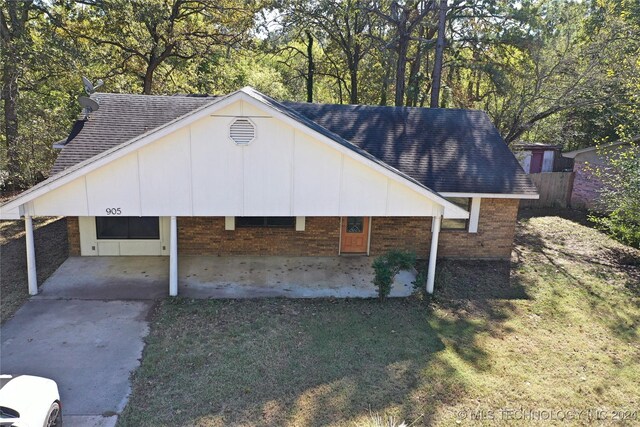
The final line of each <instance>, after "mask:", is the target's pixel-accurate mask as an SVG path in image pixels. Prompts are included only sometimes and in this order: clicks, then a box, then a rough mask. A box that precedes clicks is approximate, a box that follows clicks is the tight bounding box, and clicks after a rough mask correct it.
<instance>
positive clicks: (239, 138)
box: [229, 119, 256, 145]
mask: <svg viewBox="0 0 640 427" xmlns="http://www.w3.org/2000/svg"><path fill="white" fill-rule="evenodd" d="M229 136H230V137H231V139H233V141H234V142H235V143H236V144H238V145H247V144H248V143H250V142H251V141H253V139H254V138H255V137H256V128H255V126H254V125H253V123H251V121H250V120H249V119H236V120H234V122H233V123H231V127H230V128H229Z"/></svg>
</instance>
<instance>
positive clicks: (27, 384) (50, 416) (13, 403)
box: [0, 375, 62, 427]
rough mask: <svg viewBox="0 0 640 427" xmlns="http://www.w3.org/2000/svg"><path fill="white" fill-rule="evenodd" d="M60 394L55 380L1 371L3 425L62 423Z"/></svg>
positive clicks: (21, 426) (31, 426)
mask: <svg viewBox="0 0 640 427" xmlns="http://www.w3.org/2000/svg"><path fill="white" fill-rule="evenodd" d="M61 425H62V408H61V406H60V394H59V393H58V385H57V384H56V383H55V381H53V380H50V379H47V378H42V377H34V376H31V375H18V376H15V377H12V376H11V375H0V427H5V426H7V427H8V426H14V427H41V426H43V427H53V426H56V427H59V426H61Z"/></svg>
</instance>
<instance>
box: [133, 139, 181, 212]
mask: <svg viewBox="0 0 640 427" xmlns="http://www.w3.org/2000/svg"><path fill="white" fill-rule="evenodd" d="M189 139H190V133H189V129H181V130H179V131H177V132H175V133H174V134H173V135H171V136H169V137H164V138H162V139H160V140H159V141H156V142H154V143H153V144H151V145H147V146H146V147H143V148H142V149H140V150H139V151H138V162H139V163H138V165H139V172H140V198H141V200H140V206H141V208H142V215H143V216H163V215H166V216H172V215H176V216H177V215H180V216H182V215H190V214H191V174H190V169H191V153H190V147H189ZM167 195H170V197H167Z"/></svg>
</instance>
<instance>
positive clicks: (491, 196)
mask: <svg viewBox="0 0 640 427" xmlns="http://www.w3.org/2000/svg"><path fill="white" fill-rule="evenodd" d="M439 194H440V195H441V196H443V197H467V198H473V197H481V198H483V199H533V200H535V199H539V198H540V195H539V194H503V193H455V192H450V191H449V192H446V193H439Z"/></svg>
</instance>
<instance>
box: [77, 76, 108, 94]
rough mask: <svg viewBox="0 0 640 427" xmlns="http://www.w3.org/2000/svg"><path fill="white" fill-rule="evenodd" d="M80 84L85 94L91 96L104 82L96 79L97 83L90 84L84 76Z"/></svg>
mask: <svg viewBox="0 0 640 427" xmlns="http://www.w3.org/2000/svg"><path fill="white" fill-rule="evenodd" d="M82 84H83V85H84V90H85V92H87V94H89V95H91V94H92V93H93V92H95V91H96V89H98V88H99V87H100V86H102V85H103V84H104V81H102V79H98V81H97V82H96V84H95V85H94V84H93V83H91V80H89V79H88V78H86V77H85V76H82Z"/></svg>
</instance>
